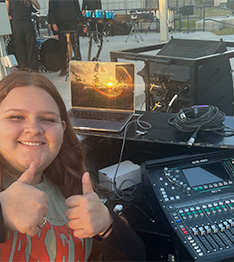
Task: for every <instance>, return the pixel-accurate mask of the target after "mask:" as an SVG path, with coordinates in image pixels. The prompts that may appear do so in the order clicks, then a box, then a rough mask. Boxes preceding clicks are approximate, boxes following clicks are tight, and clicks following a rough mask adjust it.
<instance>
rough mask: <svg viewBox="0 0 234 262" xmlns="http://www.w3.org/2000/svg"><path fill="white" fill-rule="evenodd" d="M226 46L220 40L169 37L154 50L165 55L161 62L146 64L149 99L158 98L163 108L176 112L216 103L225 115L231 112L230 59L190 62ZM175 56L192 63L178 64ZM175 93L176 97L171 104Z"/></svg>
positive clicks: (222, 50) (221, 50) (231, 84)
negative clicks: (158, 48)
mask: <svg viewBox="0 0 234 262" xmlns="http://www.w3.org/2000/svg"><path fill="white" fill-rule="evenodd" d="M226 50H227V48H226V44H225V42H223V41H209V40H190V39H188V40H187V39H171V40H170V41H169V42H168V43H167V44H166V45H165V46H164V47H163V48H162V49H161V50H160V51H159V52H158V54H157V55H160V56H163V57H165V59H164V63H160V62H157V63H154V62H152V63H150V66H149V70H150V72H149V73H150V82H151V86H152V84H153V88H152V90H151V95H152V99H153V101H152V103H153V104H155V103H158V102H160V104H161V109H162V111H167V112H168V111H169V112H178V111H179V109H180V108H181V107H183V106H190V105H194V104H200V105H201V104H208V105H214V106H217V107H219V109H220V110H222V111H223V112H224V113H225V114H226V115H233V79H232V70H231V66H230V61H229V59H225V60H224V59H217V60H215V62H213V61H212V62H206V63H204V64H201V65H200V66H198V67H197V68H196V67H195V63H194V64H193V62H192V61H193V60H192V59H195V58H202V57H206V56H209V55H212V54H222V53H223V52H225V51H226ZM167 57H168V62H165V61H167ZM169 57H173V59H170V58H169ZM176 58H185V59H186V58H189V60H190V62H191V63H192V65H191V66H184V65H178V63H177V60H176ZM171 60H174V62H173V63H171ZM145 73H146V72H144V70H143V71H141V72H140V75H141V76H143V77H144V76H145ZM174 96H176V100H175V101H173V104H172V99H173V97H174ZM169 107H170V108H169Z"/></svg>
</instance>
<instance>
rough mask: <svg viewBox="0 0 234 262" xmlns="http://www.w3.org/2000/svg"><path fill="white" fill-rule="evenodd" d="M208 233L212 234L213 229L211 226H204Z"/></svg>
mask: <svg viewBox="0 0 234 262" xmlns="http://www.w3.org/2000/svg"><path fill="white" fill-rule="evenodd" d="M204 228H205V230H206V233H207V234H210V233H211V228H210V227H209V226H204Z"/></svg>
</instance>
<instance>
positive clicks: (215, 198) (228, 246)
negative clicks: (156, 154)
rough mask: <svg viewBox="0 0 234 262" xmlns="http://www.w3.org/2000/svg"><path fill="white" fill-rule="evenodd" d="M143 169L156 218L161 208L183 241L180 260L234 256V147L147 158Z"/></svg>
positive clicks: (163, 214)
mask: <svg viewBox="0 0 234 262" xmlns="http://www.w3.org/2000/svg"><path fill="white" fill-rule="evenodd" d="M142 172H143V179H144V191H145V196H146V197H147V198H148V200H149V202H150V204H151V205H152V207H155V217H156V219H158V218H159V217H160V215H159V212H158V211H162V212H161V215H162V216H161V218H162V220H164V221H165V222H166V225H167V227H168V228H169V231H170V232H171V234H172V239H173V240H174V241H175V245H177V244H178V247H179V248H178V250H179V253H180V259H179V260H178V261H183V260H186V261H187V260H191V261H221V260H224V261H227V260H228V259H231V258H234V151H232V150H224V151H218V152H213V153H207V154H197V155H185V156H178V157H170V158H164V159H158V160H153V161H147V162H145V163H144V164H143V165H142ZM153 202H154V203H153ZM178 240H179V241H178Z"/></svg>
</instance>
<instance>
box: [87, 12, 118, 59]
mask: <svg viewBox="0 0 234 262" xmlns="http://www.w3.org/2000/svg"><path fill="white" fill-rule="evenodd" d="M85 19H86V22H87V23H95V24H96V25H97V26H96V30H95V31H90V32H88V36H89V48H88V58H87V60H88V61H90V60H92V61H97V60H98V59H99V56H100V53H101V50H102V46H103V36H104V32H105V30H106V26H107V25H111V24H114V11H109V10H100V9H96V10H94V11H91V10H86V12H85ZM100 24H103V27H102V29H101V30H99V28H100V27H99V25H100ZM93 41H94V42H95V43H96V44H98V50H97V54H96V56H94V57H93V58H92V59H91V51H92V43H93Z"/></svg>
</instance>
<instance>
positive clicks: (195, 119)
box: [168, 105, 234, 147]
mask: <svg viewBox="0 0 234 262" xmlns="http://www.w3.org/2000/svg"><path fill="white" fill-rule="evenodd" d="M224 120H225V113H224V112H223V111H220V110H219V109H218V107H215V106H212V105H194V106H191V107H185V108H182V109H180V111H179V112H178V113H177V115H176V116H175V117H172V118H170V119H169V120H168V123H169V124H170V125H172V126H174V127H175V128H176V129H177V130H179V131H181V132H186V133H192V135H191V137H190V139H189V140H188V141H187V145H188V146H189V147H190V146H192V145H193V144H194V143H195V140H196V137H197V134H198V132H199V131H207V132H214V133H216V134H219V135H222V136H224V137H228V136H233V135H234V129H232V128H229V127H227V126H225V125H224Z"/></svg>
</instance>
